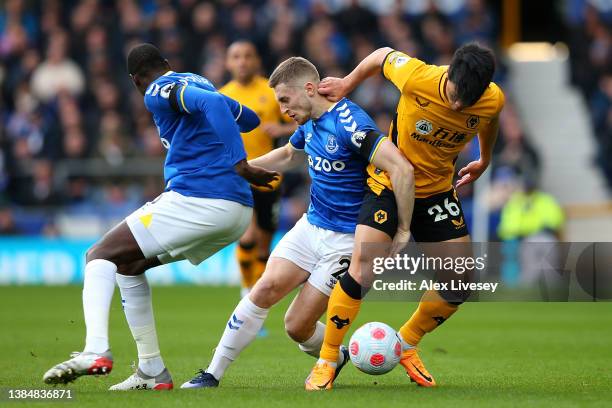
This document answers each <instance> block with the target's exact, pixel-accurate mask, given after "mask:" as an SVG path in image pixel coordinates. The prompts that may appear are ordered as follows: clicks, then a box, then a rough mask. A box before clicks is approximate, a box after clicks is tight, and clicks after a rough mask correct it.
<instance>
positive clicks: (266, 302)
mask: <svg viewBox="0 0 612 408" xmlns="http://www.w3.org/2000/svg"><path fill="white" fill-rule="evenodd" d="M280 292H281V291H280V287H279V285H278V282H276V281H274V280H273V279H265V278H262V279H260V280H258V281H257V283H256V284H255V286H254V287H253V289H252V290H251V292H250V293H249V298H250V299H251V301H252V302H253V303H255V305H257V306H259V307H262V308H264V309H268V308H270V307H272V306H274V304H276V302H277V301H278V298H279V296H280Z"/></svg>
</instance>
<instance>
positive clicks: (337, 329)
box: [305, 224, 392, 391]
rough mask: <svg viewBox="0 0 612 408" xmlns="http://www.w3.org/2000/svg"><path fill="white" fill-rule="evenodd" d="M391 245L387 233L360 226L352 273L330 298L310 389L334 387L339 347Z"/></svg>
mask: <svg viewBox="0 0 612 408" xmlns="http://www.w3.org/2000/svg"><path fill="white" fill-rule="evenodd" d="M391 242H392V240H391V237H390V236H389V235H387V234H386V233H385V232H382V231H379V230H377V229H375V228H372V227H369V226H367V225H362V224H358V225H357V228H356V230H355V244H354V247H353V256H352V258H351V264H350V267H349V270H348V273H345V274H344V275H343V276H342V277H341V278H340V280H339V282H338V284H336V286H335V287H334V290H333V291H332V293H331V296H330V298H329V305H328V308H327V319H326V327H325V338H324V341H323V346H322V347H321V354H320V357H319V360H318V361H317V363H316V364H315V366H314V368H313V369H312V371H311V372H310V375H309V376H308V377H307V379H306V382H305V388H306V390H309V391H319V390H326V389H331V388H332V383H333V380H334V373H335V370H336V361H337V360H338V353H339V347H340V345H341V344H342V341H343V340H344V337H345V336H346V333H347V332H348V330H349V328H350V327H351V324H352V323H353V322H354V320H355V318H356V317H357V314H358V313H359V309H360V307H361V299H362V298H363V296H364V295H365V293H366V292H367V290H368V288H369V287H370V285H371V282H372V280H373V276H374V275H373V272H372V264H373V260H374V258H376V257H384V256H386V255H387V254H388V252H389V249H390V245H391ZM364 243H377V244H378V245H368V246H367V248H366V249H365V250H364V248H363V244H364Z"/></svg>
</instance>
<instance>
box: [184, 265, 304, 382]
mask: <svg viewBox="0 0 612 408" xmlns="http://www.w3.org/2000/svg"><path fill="white" fill-rule="evenodd" d="M308 276H309V273H308V272H307V271H305V270H304V269H302V268H300V267H299V266H297V265H296V264H294V263H293V262H291V261H289V260H287V259H284V258H278V257H272V258H270V260H269V261H268V264H267V266H266V271H265V272H264V274H263V276H262V278H261V279H260V280H259V281H257V283H256V284H255V286H254V287H253V290H251V292H250V293H249V294H248V295H247V296H245V297H244V298H242V300H241V301H240V303H238V306H236V308H235V309H234V311H233V312H232V314H231V316H230V318H229V320H228V322H227V325H226V327H225V331H224V332H223V335H222V336H221V340H220V341H219V344H218V345H217V348H216V349H215V354H214V356H213V359H212V361H211V363H210V365H209V366H208V368H207V369H206V371H204V370H199V371H198V375H196V377H194V378H193V379H192V380H190V381H188V382H186V383H184V384H183V385H182V386H181V388H210V387H216V386H218V385H219V381H220V380H221V378H222V377H223V374H224V373H225V371H226V370H227V368H228V367H229V366H230V364H231V363H232V362H233V361H234V360H235V359H236V358H237V357H238V356H239V355H240V352H242V350H244V349H245V348H246V347H247V346H248V345H249V344H251V342H252V341H253V340H255V338H256V337H257V333H258V332H259V330H260V329H261V327H262V325H263V323H264V321H265V319H266V317H267V316H268V312H269V310H270V307H272V306H273V305H275V304H276V303H278V302H279V301H280V300H281V299H282V298H284V297H285V296H287V294H288V293H289V292H291V291H292V290H293V289H295V288H296V287H298V286H299V285H301V284H302V283H304V281H306V279H308Z"/></svg>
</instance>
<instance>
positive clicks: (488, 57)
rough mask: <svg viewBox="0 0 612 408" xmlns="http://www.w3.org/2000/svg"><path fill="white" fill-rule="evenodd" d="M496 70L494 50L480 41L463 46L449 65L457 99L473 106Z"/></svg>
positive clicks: (450, 78) (449, 77)
mask: <svg viewBox="0 0 612 408" xmlns="http://www.w3.org/2000/svg"><path fill="white" fill-rule="evenodd" d="M494 72H495V57H494V55H493V52H492V51H491V50H490V49H488V48H485V47H483V46H481V45H479V44H478V43H469V44H465V45H463V46H461V47H460V48H459V49H458V50H457V51H455V55H453V59H452V61H451V63H450V66H449V67H448V79H449V80H450V81H452V82H453V83H454V84H455V89H456V91H455V92H456V95H457V99H458V100H459V101H460V102H461V103H462V104H464V105H465V106H472V105H474V104H475V103H476V102H478V100H479V99H480V97H481V96H482V94H483V93H484V91H485V90H486V89H487V87H488V86H489V83H490V82H491V80H492V79H493V73H494Z"/></svg>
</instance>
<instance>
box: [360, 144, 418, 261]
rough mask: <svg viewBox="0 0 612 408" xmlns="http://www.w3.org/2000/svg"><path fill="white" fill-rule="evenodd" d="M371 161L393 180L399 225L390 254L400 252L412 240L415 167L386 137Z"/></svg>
mask: <svg viewBox="0 0 612 408" xmlns="http://www.w3.org/2000/svg"><path fill="white" fill-rule="evenodd" d="M370 163H372V164H373V165H374V166H376V167H377V168H379V169H382V170H384V171H385V172H386V173H387V174H388V175H389V179H390V180H391V185H392V186H393V194H394V195H395V201H396V202H397V214H398V220H399V222H398V227H397V232H396V233H395V237H393V244H392V245H391V252H390V255H391V256H392V255H395V254H397V253H399V252H400V251H401V250H402V249H403V248H404V247H405V246H406V245H407V244H408V241H410V222H411V221H412V210H413V209H414V168H413V167H412V164H411V163H410V162H409V161H408V159H406V157H405V156H404V155H403V154H402V152H400V150H399V149H398V148H397V147H396V146H395V145H394V144H393V143H392V142H391V141H390V140H389V139H387V138H384V139H383V140H382V141H381V142H380V144H379V146H378V148H377V150H375V151H374V152H373V153H372V157H371V158H370Z"/></svg>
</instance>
